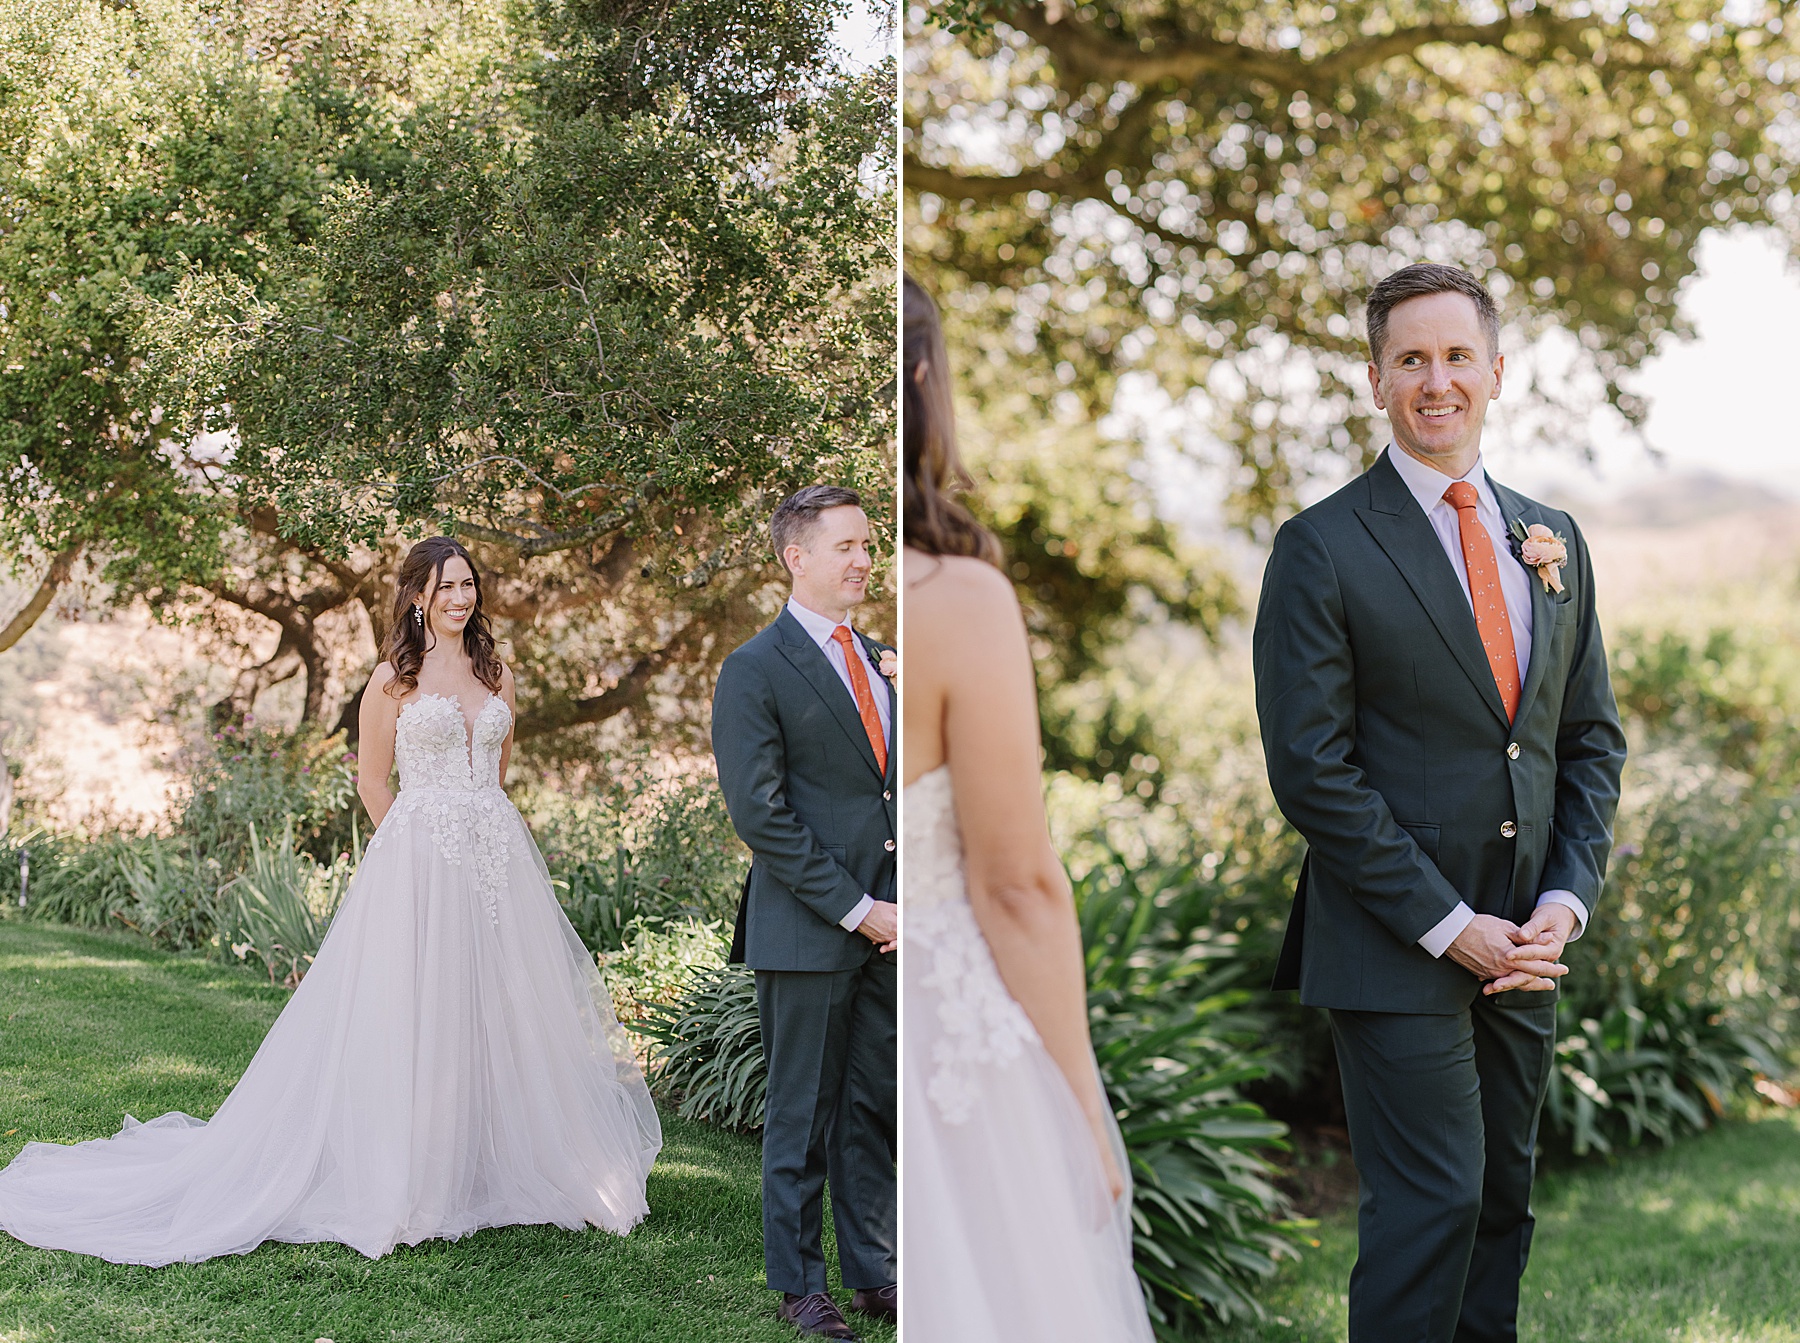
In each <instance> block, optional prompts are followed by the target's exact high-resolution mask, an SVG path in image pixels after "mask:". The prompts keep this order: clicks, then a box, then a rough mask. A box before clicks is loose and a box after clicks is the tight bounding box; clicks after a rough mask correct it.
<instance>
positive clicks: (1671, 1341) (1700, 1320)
mask: <svg viewBox="0 0 1800 1343" xmlns="http://www.w3.org/2000/svg"><path fill="white" fill-rule="evenodd" d="M1534 1205H1535V1207H1536V1210H1537V1216H1538V1224H1537V1235H1536V1239H1535V1240H1534V1241H1533V1243H1532V1250H1531V1264H1530V1267H1529V1268H1528V1269H1527V1270H1526V1273H1525V1281H1524V1287H1523V1292H1522V1296H1521V1301H1520V1307H1519V1338H1520V1340H1521V1343H1800V1122H1797V1121H1796V1119H1795V1117H1794V1116H1792V1115H1772V1116H1768V1117H1765V1118H1762V1119H1760V1120H1757V1121H1754V1122H1740V1123H1734V1124H1727V1125H1725V1126H1724V1127H1722V1128H1718V1129H1715V1130H1713V1131H1712V1132H1709V1133H1705V1134H1701V1135H1700V1136H1698V1137H1694V1138H1689V1139H1687V1140H1685V1141H1683V1142H1679V1143H1677V1144H1676V1145H1675V1146H1674V1147H1672V1148H1669V1149H1668V1150H1661V1149H1652V1150H1649V1151H1639V1152H1631V1153H1627V1154H1626V1155H1625V1156H1623V1157H1622V1158H1620V1160H1619V1161H1618V1162H1617V1163H1616V1164H1614V1165H1611V1166H1600V1165H1596V1166H1590V1167H1585V1168H1581V1169H1576V1170H1553V1171H1550V1172H1547V1173H1546V1174H1545V1175H1544V1176H1543V1177H1542V1178H1541V1179H1540V1180H1539V1182H1538V1192H1537V1196H1536V1198H1535V1199H1534ZM1313 1234H1314V1235H1315V1236H1316V1237H1317V1238H1318V1239H1319V1241H1320V1244H1319V1247H1318V1248H1317V1249H1314V1250H1310V1251H1309V1252H1308V1253H1307V1255H1306V1257H1305V1259H1304V1260H1303V1261H1302V1262H1301V1263H1299V1264H1296V1265H1289V1266H1287V1267H1286V1268H1284V1269H1283V1271H1282V1274H1281V1277H1280V1279H1279V1281H1278V1283H1277V1285H1276V1287H1275V1289H1274V1290H1273V1291H1271V1292H1269V1293H1267V1294H1266V1296H1265V1305H1266V1307H1267V1309H1268V1314H1269V1318H1268V1319H1267V1320H1265V1321H1264V1322H1263V1323H1261V1324H1260V1325H1244V1326H1239V1327H1236V1328H1227V1329H1221V1330H1219V1332H1218V1334H1217V1335H1216V1337H1217V1339H1218V1340H1219V1343H1251V1341H1252V1340H1255V1341H1256V1343H1265V1340H1266V1341H1268V1343H1274V1341H1275V1340H1279V1341H1280V1343H1341V1340H1342V1339H1343V1338H1344V1336H1345V1317H1346V1300H1345V1295H1344V1288H1345V1284H1346V1283H1347V1282H1348V1281H1349V1276H1350V1265H1351V1263H1352V1262H1353V1261H1354V1259H1355V1257H1356V1226H1355V1218H1354V1213H1347V1214H1345V1215H1342V1216H1339V1217H1334V1218H1332V1219H1330V1220H1329V1221H1327V1222H1326V1223H1325V1224H1324V1225H1323V1226H1322V1227H1321V1228H1320V1229H1319V1230H1318V1231H1316V1232H1314V1233H1313Z"/></svg>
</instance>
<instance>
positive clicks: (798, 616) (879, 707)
mask: <svg viewBox="0 0 1800 1343" xmlns="http://www.w3.org/2000/svg"><path fill="white" fill-rule="evenodd" d="M787 609H788V614H789V615H791V616H793V618H794V619H795V620H797V621H799V622H800V628H801V629H803V630H805V631H806V634H807V637H808V638H810V639H811V640H812V641H813V642H814V643H816V644H817V645H818V646H819V651H820V652H822V653H823V654H825V660H826V661H827V662H829V663H830V664H831V669H832V670H833V671H835V672H836V673H837V674H838V680H840V681H842V682H843V683H844V693H845V694H846V695H848V696H850V702H851V703H852V704H855V703H856V688H855V686H853V685H852V684H851V682H850V666H849V664H848V663H846V662H845V661H844V646H843V645H842V644H841V643H839V642H838V641H837V639H836V638H835V637H834V636H833V634H832V631H833V630H835V629H836V628H837V627H838V626H839V625H842V626H843V627H844V628H845V629H849V630H850V647H851V648H852V649H855V650H857V651H858V652H860V651H861V649H862V644H861V643H860V642H859V641H858V640H857V638H856V631H855V630H854V629H850V622H849V620H848V619H845V620H833V619H832V618H831V617H830V616H822V615H820V614H819V613H818V612H817V611H815V610H813V609H812V608H811V607H807V606H802V605H800V603H799V601H798V600H797V599H796V598H793V597H789V598H788V603H787ZM1471 609H1473V608H1471ZM863 677H864V679H865V680H867V681H868V683H869V694H870V695H871V696H872V697H873V698H874V700H875V714H876V716H877V717H878V718H880V719H881V740H882V743H883V744H884V745H885V746H886V747H887V748H888V750H889V751H892V750H893V749H894V724H893V721H892V719H893V714H892V712H891V711H890V710H889V708H888V695H887V683H886V682H885V681H883V680H882V679H881V677H880V675H879V674H878V669H877V668H875V667H872V666H870V665H869V664H868V659H866V658H865V659H864V660H863ZM858 712H861V711H860V709H859V710H858ZM874 904H875V897H874V896H872V895H869V894H867V893H866V892H865V893H864V895H863V898H862V899H860V900H858V901H857V902H856V903H855V904H854V905H853V906H851V908H850V912H849V913H848V914H846V915H844V917H843V918H841V919H839V920H838V924H839V926H840V927H843V928H845V929H848V930H849V931H850V932H855V931H856V930H857V929H858V928H859V927H861V926H862V921H863V920H864V919H866V918H867V917H868V916H869V910H870V909H871V908H872V907H873V906H874Z"/></svg>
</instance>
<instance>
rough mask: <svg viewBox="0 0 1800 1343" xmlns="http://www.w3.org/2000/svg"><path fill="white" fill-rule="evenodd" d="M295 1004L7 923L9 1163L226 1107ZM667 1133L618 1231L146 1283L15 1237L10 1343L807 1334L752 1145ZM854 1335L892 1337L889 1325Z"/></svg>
mask: <svg viewBox="0 0 1800 1343" xmlns="http://www.w3.org/2000/svg"><path fill="white" fill-rule="evenodd" d="M286 1000H287V995H286V993H285V992H283V991H282V990H280V989H276V988H271V987H269V986H268V985H267V984H266V983H263V982H259V981H258V979H257V977H256V976H255V975H253V974H251V973H249V972H247V971H242V970H239V969H237V968H235V967H226V966H220V965H216V964H213V963H210V962H207V961H204V960H200V959H197V958H193V957H177V956H168V955H164V954H162V953H160V952H157V951H154V950H151V949H150V948H149V947H147V946H146V945H144V944H143V943H142V942H139V941H137V940H136V939H133V938H130V937H128V936H126V935H110V934H105V935H102V934H94V933H83V932H77V931H74V930H71V929H66V928H61V927H50V926H46V925H41V924H31V923H21V922H18V921H16V920H9V921H6V922H0V1133H4V1136H3V1137H0V1162H3V1161H10V1160H11V1159H12V1157H13V1156H14V1155H15V1154H16V1153H17V1152H18V1150H19V1148H20V1147H22V1146H23V1145H24V1144H25V1142H26V1141H28V1140H32V1139H37V1140H45V1141H52V1142H71V1141H76V1140H79V1139H83V1138H94V1137H100V1136H103V1135H107V1134H111V1133H115V1132H117V1131H118V1128H119V1123H120V1120H121V1119H122V1118H123V1116H124V1115H125V1113H126V1112H127V1111H129V1112H130V1113H132V1114H134V1115H136V1116H137V1117H138V1118H139V1119H147V1118H149V1117H151V1116H153V1115H158V1114H162V1113H163V1112H164V1111H167V1110H186V1111H187V1112H188V1113H189V1114H193V1115H199V1116H201V1117H205V1116H208V1115H210V1114H212V1112H213V1111H214V1110H215V1109H217V1108H218V1105H219V1103H220V1102H221V1101H222V1100H224V1098H225V1096H226V1094H227V1093H228V1092H229V1091H230V1089H231V1086H232V1083H233V1082H235V1081H236V1079H237V1077H238V1075H239V1074H240V1073H241V1072H242V1070H243V1067H244V1065H245V1064H246V1063H248V1062H249V1059H250V1056H251V1054H252V1053H253V1052H254V1051H255V1049H256V1046H257V1044H258V1043H259V1042H260V1041H261V1040H262V1037H263V1033H264V1032H265V1031H266V1030H267V1029H268V1027H269V1023H270V1022H272V1021H273V1020H274V1019H275V1015H276V1013H278V1012H279V1011H280V1010H281V1007H282V1004H283V1003H284V1002H286ZM663 1133H664V1147H663V1151H662V1156H661V1158H660V1159H659V1160H658V1161H657V1163H656V1166H655V1168H654V1169H653V1170H652V1171H651V1173H650V1187H649V1201H650V1216H649V1217H648V1219H646V1220H645V1221H644V1222H643V1223H641V1224H640V1225H639V1226H638V1227H637V1229H636V1230H634V1231H633V1232H632V1233H631V1234H630V1235H629V1236H626V1237H622V1238H621V1237H617V1236H612V1235H608V1234H607V1233H605V1232H602V1231H593V1230H590V1231H587V1232H568V1231H562V1230H559V1229H557V1228H555V1227H507V1228H503V1229H500V1230H495V1231H485V1232H481V1233H479V1234H477V1235H474V1236H470V1237H467V1238H466V1239H463V1240H460V1241H455V1242H443V1241H434V1242H430V1243H428V1244H425V1245H421V1246H417V1247H414V1248H402V1249H400V1250H397V1251H396V1252H395V1253H393V1254H391V1255H388V1256H387V1257H386V1258H383V1259H379V1260H373V1261H371V1260H368V1259H365V1258H363V1257H362V1256H361V1255H359V1254H357V1253H356V1252H355V1251H353V1250H349V1249H346V1248H344V1247H343V1246H339V1245H265V1246H263V1247H262V1248H261V1249H259V1250H257V1251H255V1252H254V1253H252V1254H248V1255H243V1256H233V1257H230V1258H226V1259H215V1260H212V1261H210V1262H208V1263H204V1264H177V1265H172V1266H170V1267H168V1268H160V1269H146V1268H133V1267H124V1266H120V1265H116V1264H109V1263H106V1262H104V1261H102V1260H98V1259H90V1258H87V1257H86V1256H82V1255H75V1254H65V1253H59V1252H55V1251H46V1250H38V1249H33V1248H31V1247H29V1246H25V1245H21V1244H20V1243H19V1242H17V1241H15V1240H12V1239H11V1238H10V1237H7V1236H5V1235H0V1343H71V1341H74V1343H89V1341H90V1340H91V1341H92V1343H140V1341H141V1343H235V1341H236V1340H282V1341H283V1343H290V1341H297V1343H313V1340H315V1339H320V1338H329V1339H332V1340H334V1343H376V1341H379V1343H390V1341H392V1343H503V1341H504V1343H515V1340H516V1341H517V1343H587V1341H588V1340H605V1341H606V1343H663V1341H664V1340H668V1341H669V1343H673V1341H674V1340H681V1343H691V1340H697V1339H704V1340H707V1341H708V1343H715V1341H716V1343H729V1341H735V1340H743V1341H744V1343H765V1341H766V1343H777V1341H778V1340H779V1341H783V1343H785V1341H786V1340H792V1339H794V1338H795V1337H796V1335H795V1333H794V1330H793V1329H792V1328H791V1327H790V1326H788V1325H786V1324H783V1323H781V1322H780V1321H779V1320H777V1319H776V1318H775V1303H776V1301H777V1300H778V1298H777V1297H776V1296H775V1294H774V1293H773V1292H770V1291H768V1290H767V1289H766V1288H764V1287H763V1285H762V1245H761V1235H762V1221H761V1212H760V1199H759V1174H758V1170H759V1156H758V1150H757V1145H756V1143H755V1141H754V1140H752V1139H746V1138H743V1137H739V1136H736V1135H733V1134H729V1133H724V1132H721V1131H719V1130H716V1129H712V1128H709V1127H706V1126H704V1125H699V1124H690V1123H685V1122H683V1121H681V1120H680V1119H677V1118H675V1117H674V1116H673V1115H669V1114H664V1116H663ZM826 1235H827V1238H828V1241H829V1237H830V1220H829V1218H827V1221H826ZM827 1255H828V1257H829V1256H830V1255H831V1248H830V1246H829V1243H828V1244H827ZM833 1287H834V1290H835V1289H836V1287H837V1284H836V1282H835V1279H834V1282H833ZM839 1300H840V1302H844V1301H846V1300H847V1298H845V1297H844V1295H843V1294H842V1293H841V1292H839ZM852 1323H853V1324H855V1325H856V1326H857V1327H858V1329H859V1331H860V1332H861V1333H862V1335H863V1337H864V1338H865V1339H866V1340H868V1341H869V1343H893V1339H894V1330H893V1328H892V1327H891V1326H889V1325H885V1324H881V1323H878V1322H876V1321H872V1320H868V1319H865V1318H862V1317H853V1319H852Z"/></svg>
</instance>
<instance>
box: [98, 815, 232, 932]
mask: <svg viewBox="0 0 1800 1343" xmlns="http://www.w3.org/2000/svg"><path fill="white" fill-rule="evenodd" d="M119 866H120V870H121V871H122V873H123V874H124V877H125V883H126V885H127V886H129V887H130V888H131V895H132V903H131V906H130V908H128V909H125V910H121V911H117V912H116V913H115V914H114V917H115V918H117V919H118V920H119V921H120V922H121V923H123V924H124V925H125V926H126V927H128V928H130V929H132V930H133V931H134V932H138V933H141V934H143V935H144V936H145V937H147V938H149V939H150V941H152V942H154V943H155V944H156V945H158V946H161V947H167V948H169V949H170V950H173V951H192V950H194V949H195V948H196V947H203V946H205V945H206V944H207V943H208V942H210V941H211V940H212V935H213V895H214V883H213V882H212V881H210V880H209V879H208V874H207V871H206V868H205V866H204V864H202V863H201V862H199V861H198V860H197V859H196V858H195V855H194V853H193V851H192V849H191V847H188V846H184V845H182V844H180V843H179V842H178V841H170V840H163V839H158V838H157V837H156V836H154V835H152V836H151V837H149V838H148V839H147V840H145V841H144V843H143V844H142V845H138V846H134V847H133V848H131V849H128V850H126V851H125V852H124V853H123V854H121V855H120V859H119Z"/></svg>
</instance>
